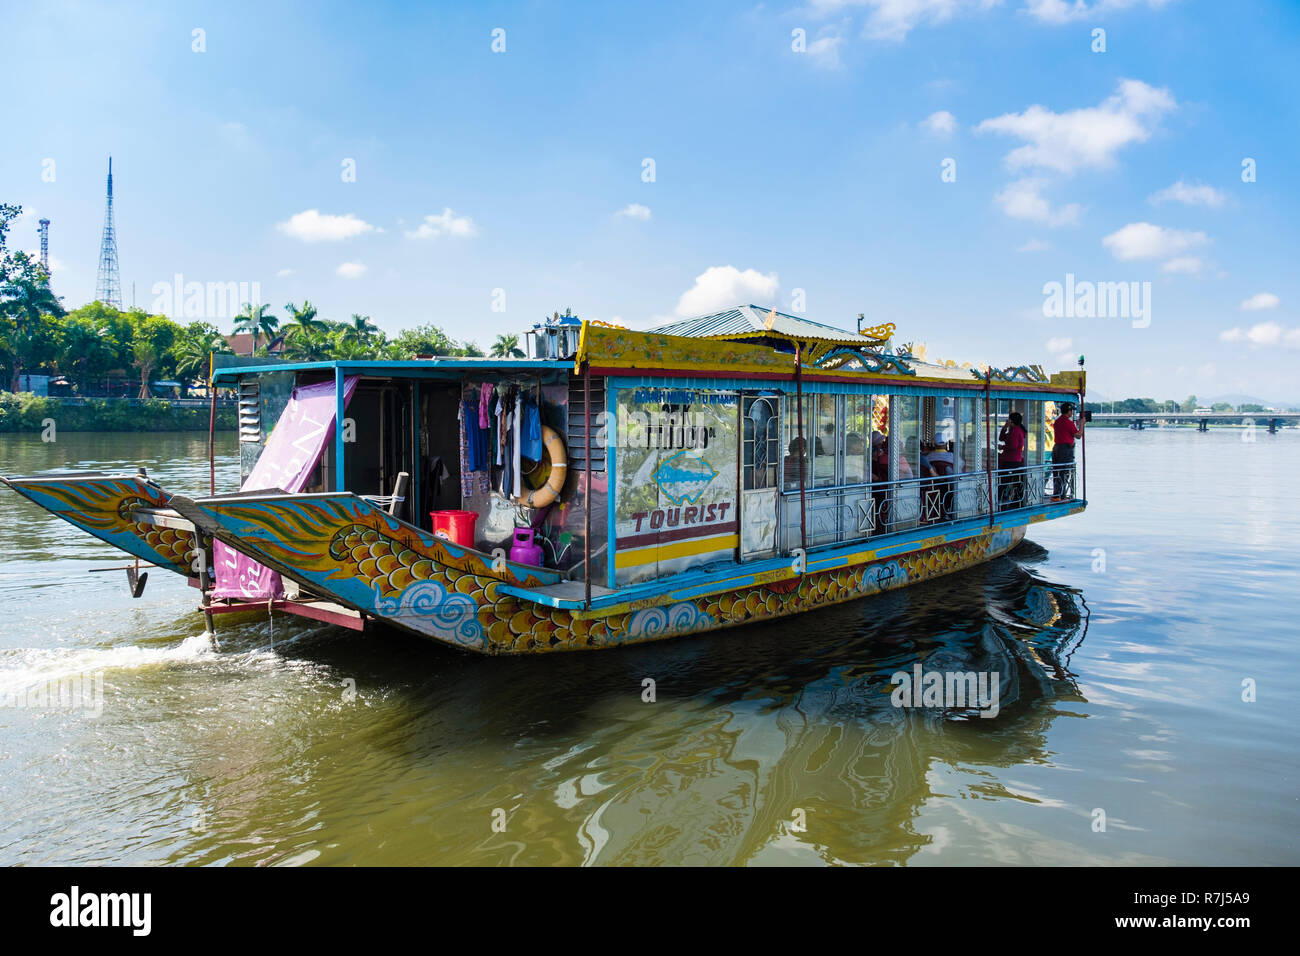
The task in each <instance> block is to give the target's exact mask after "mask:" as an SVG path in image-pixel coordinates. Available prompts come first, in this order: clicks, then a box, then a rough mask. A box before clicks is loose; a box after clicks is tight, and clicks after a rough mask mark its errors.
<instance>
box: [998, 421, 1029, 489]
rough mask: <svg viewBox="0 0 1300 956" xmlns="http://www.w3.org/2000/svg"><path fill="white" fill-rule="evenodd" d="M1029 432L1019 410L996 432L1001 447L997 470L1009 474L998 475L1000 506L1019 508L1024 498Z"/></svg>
mask: <svg viewBox="0 0 1300 956" xmlns="http://www.w3.org/2000/svg"><path fill="white" fill-rule="evenodd" d="M1028 435H1029V432H1028V431H1027V430H1026V429H1025V422H1024V418H1023V417H1022V416H1021V414H1020V413H1019V412H1012V413H1011V414H1010V415H1008V416H1007V423H1006V424H1005V425H1003V426H1002V430H1001V431H1000V432H998V442H999V443H1000V444H1001V445H1002V449H1001V451H1000V452H999V454H998V471H1002V470H1004V469H1006V470H1008V471H1010V472H1011V474H1009V475H1001V474H999V475H998V503H999V507H1002V508H1008V507H1010V508H1019V507H1020V506H1021V504H1022V503H1023V499H1024V491H1025V486H1024V477H1025V476H1024V472H1023V471H1022V470H1021V469H1023V468H1024V467H1025V442H1026V440H1027V438H1028Z"/></svg>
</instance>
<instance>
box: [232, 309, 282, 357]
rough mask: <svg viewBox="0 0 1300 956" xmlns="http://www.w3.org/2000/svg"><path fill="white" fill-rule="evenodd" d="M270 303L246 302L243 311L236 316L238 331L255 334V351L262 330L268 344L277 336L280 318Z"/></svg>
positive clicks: (236, 328)
mask: <svg viewBox="0 0 1300 956" xmlns="http://www.w3.org/2000/svg"><path fill="white" fill-rule="evenodd" d="M270 309H271V307H270V306H269V305H252V304H250V303H248V302H245V303H244V308H243V311H241V312H240V313H239V315H237V316H235V331H236V332H251V333H252V334H253V351H254V352H256V351H257V334H258V333H259V332H261V333H262V334H263V335H265V336H266V340H267V342H268V344H269V343H270V341H271V340H272V339H273V338H275V333H276V331H277V330H278V329H279V328H280V320H279V319H277V318H276V317H275V316H274V315H272V314H271V312H270Z"/></svg>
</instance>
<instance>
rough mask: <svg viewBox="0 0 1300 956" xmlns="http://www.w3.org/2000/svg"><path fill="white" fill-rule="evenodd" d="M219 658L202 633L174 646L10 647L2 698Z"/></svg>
mask: <svg viewBox="0 0 1300 956" xmlns="http://www.w3.org/2000/svg"><path fill="white" fill-rule="evenodd" d="M217 657H218V652H217V651H215V650H214V649H213V647H212V643H211V641H209V640H208V638H207V636H206V635H203V634H197V635H195V636H194V637H188V638H186V639H185V640H184V641H182V642H181V643H180V644H177V645H176V646H174V647H159V648H153V647H141V646H139V645H136V644H127V645H123V646H121V647H104V648H98V647H97V648H63V647H56V648H44V647H41V648H34V647H19V648H10V649H6V650H3V651H0V700H2V699H4V698H7V697H11V696H13V695H15V694H21V693H24V692H25V691H28V690H30V689H32V688H34V687H39V686H41V685H43V684H55V683H58V682H60V681H66V680H71V679H73V678H77V677H86V676H89V675H92V674H98V673H101V672H106V671H120V670H137V669H139V668H144V667H158V666H161V665H168V664H184V663H192V662H200V661H203V660H205V659H207V660H212V659H215V658H217Z"/></svg>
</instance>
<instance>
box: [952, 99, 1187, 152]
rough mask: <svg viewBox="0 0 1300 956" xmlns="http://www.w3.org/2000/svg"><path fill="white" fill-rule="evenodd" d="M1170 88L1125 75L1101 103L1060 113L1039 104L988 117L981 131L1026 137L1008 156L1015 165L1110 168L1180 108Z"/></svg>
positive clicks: (1020, 137)
mask: <svg viewBox="0 0 1300 956" xmlns="http://www.w3.org/2000/svg"><path fill="white" fill-rule="evenodd" d="M1177 105H1178V104H1177V103H1176V102H1175V101H1174V98H1173V96H1172V95H1171V94H1170V92H1169V91H1168V90H1167V89H1165V88H1163V87H1162V88H1160V89H1157V88H1155V87H1153V86H1148V85H1147V84H1146V83H1143V82H1142V81H1141V80H1120V81H1119V86H1118V87H1117V88H1116V91H1115V93H1114V95H1113V96H1110V97H1108V98H1107V99H1106V100H1104V101H1102V103H1101V104H1100V105H1098V106H1089V107H1084V108H1082V109H1076V110H1069V111H1067V112H1065V113H1054V112H1052V111H1051V110H1049V109H1047V108H1046V107H1044V106H1038V105H1034V106H1031V107H1029V108H1028V109H1027V110H1025V111H1024V112H1023V113H1004V114H1003V115H1002V116H995V117H993V118H992V119H986V120H984V121H983V122H982V123H980V124H979V126H977V127H976V131H977V132H981V133H984V132H991V133H1006V134H1007V135H1009V136H1015V137H1017V138H1019V139H1022V140H1024V141H1025V145H1024V146H1019V147H1017V148H1016V149H1013V150H1012V151H1011V152H1009V153H1008V154H1007V156H1006V163H1007V165H1008V166H1010V167H1011V168H1012V169H1024V168H1044V169H1054V170H1057V171H1058V172H1063V173H1072V172H1074V171H1075V170H1077V169H1083V168H1088V167H1105V166H1109V165H1110V164H1111V163H1113V162H1114V159H1115V154H1116V153H1117V152H1119V150H1120V149H1122V148H1123V147H1125V146H1127V145H1129V144H1130V143H1140V142H1144V141H1145V140H1147V139H1149V138H1150V136H1151V133H1152V131H1153V130H1154V129H1155V125H1156V122H1157V121H1158V120H1159V119H1160V117H1161V116H1163V115H1164V114H1165V113H1168V112H1170V111H1171V110H1173V109H1175V108H1176V107H1177Z"/></svg>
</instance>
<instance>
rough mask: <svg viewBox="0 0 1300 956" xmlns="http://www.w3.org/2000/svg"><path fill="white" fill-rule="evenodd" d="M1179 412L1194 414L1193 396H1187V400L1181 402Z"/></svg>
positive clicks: (1194, 398)
mask: <svg viewBox="0 0 1300 956" xmlns="http://www.w3.org/2000/svg"><path fill="white" fill-rule="evenodd" d="M1179 411H1183V412H1194V411H1196V396H1195V395H1188V396H1187V400H1186V401H1185V402H1183V404H1182V405H1180V406H1179Z"/></svg>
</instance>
